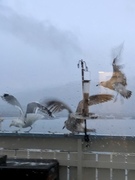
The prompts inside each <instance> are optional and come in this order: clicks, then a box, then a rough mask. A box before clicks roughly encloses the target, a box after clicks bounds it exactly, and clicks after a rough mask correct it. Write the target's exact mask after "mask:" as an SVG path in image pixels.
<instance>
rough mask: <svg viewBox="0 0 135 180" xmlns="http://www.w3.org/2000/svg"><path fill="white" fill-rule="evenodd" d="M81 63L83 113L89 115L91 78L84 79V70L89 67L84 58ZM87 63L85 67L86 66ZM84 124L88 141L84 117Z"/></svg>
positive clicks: (86, 136)
mask: <svg viewBox="0 0 135 180" xmlns="http://www.w3.org/2000/svg"><path fill="white" fill-rule="evenodd" d="M79 63H81V73H82V92H83V110H82V115H83V117H86V116H88V115H89V106H88V101H89V82H90V81H89V80H85V79H84V71H88V67H87V66H86V62H85V61H83V60H82V59H81V60H80V61H79ZM79 63H78V68H79ZM84 64H85V68H84ZM84 124H85V129H84V132H85V136H84V139H85V141H86V142H89V136H88V135H87V123H86V119H85V118H84Z"/></svg>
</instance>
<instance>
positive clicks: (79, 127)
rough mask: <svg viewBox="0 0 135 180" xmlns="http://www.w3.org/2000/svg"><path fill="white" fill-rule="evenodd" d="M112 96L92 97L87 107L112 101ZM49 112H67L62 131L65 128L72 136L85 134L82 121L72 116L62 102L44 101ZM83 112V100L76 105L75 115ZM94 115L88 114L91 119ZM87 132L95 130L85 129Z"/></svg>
mask: <svg viewBox="0 0 135 180" xmlns="http://www.w3.org/2000/svg"><path fill="white" fill-rule="evenodd" d="M113 97H114V96H113V95H111V94H97V95H92V96H90V97H89V99H88V105H89V106H91V105H95V104H99V103H104V102H107V101H110V100H112V99H113ZM43 104H45V105H46V107H47V109H48V110H49V111H51V112H52V113H53V114H54V113H58V112H61V111H62V110H67V111H68V119H67V120H66V121H65V122H64V126H63V129H64V128H66V129H67V130H69V131H71V133H72V134H76V133H77V134H79V133H84V132H85V127H84V119H82V118H79V116H78V117H77V116H75V115H74V114H73V111H72V109H71V108H70V107H69V106H68V105H67V104H65V103H64V102H63V101H61V100H58V99H48V100H45V101H44V103H43ZM82 112H83V100H81V101H80V102H79V103H78V106H77V108H76V114H77V115H81V114H82ZM94 115H95V114H94V113H90V116H91V118H94V117H95V118H97V117H96V116H94ZM86 131H87V132H96V130H95V129H86Z"/></svg>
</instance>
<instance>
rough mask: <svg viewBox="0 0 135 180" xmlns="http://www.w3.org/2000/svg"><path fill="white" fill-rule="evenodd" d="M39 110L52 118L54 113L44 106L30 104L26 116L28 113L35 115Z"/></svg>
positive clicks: (34, 103) (35, 103) (36, 103)
mask: <svg viewBox="0 0 135 180" xmlns="http://www.w3.org/2000/svg"><path fill="white" fill-rule="evenodd" d="M38 109H39V110H40V111H41V112H43V113H44V114H47V115H49V116H52V113H51V112H50V111H49V110H48V109H47V107H45V106H43V105H42V104H40V103H38V102H31V103H28V104H27V108H26V114H27V113H35V112H36V111H37V110H38Z"/></svg>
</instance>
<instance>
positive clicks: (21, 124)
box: [1, 94, 52, 132]
mask: <svg viewBox="0 0 135 180" xmlns="http://www.w3.org/2000/svg"><path fill="white" fill-rule="evenodd" d="M1 98H2V99H3V100H4V101H6V102H7V103H9V104H11V105H13V106H15V107H16V108H18V109H19V111H20V117H18V118H16V119H13V120H12V122H11V124H10V125H9V126H10V127H11V126H15V127H18V128H20V129H21V128H27V127H30V129H29V130H28V131H26V132H30V131H31V129H32V125H33V123H34V122H35V121H37V120H38V119H43V118H44V117H45V116H44V115H43V114H41V113H37V111H38V110H39V111H41V112H43V113H44V114H47V115H49V116H52V114H51V112H50V111H49V110H48V109H47V108H46V107H45V106H43V105H41V104H40V103H38V102H30V103H28V104H27V108H26V112H24V110H23V108H22V106H21V104H20V103H19V101H18V100H17V99H16V98H15V97H14V96H13V95H10V94H4V95H3V96H1ZM20 129H19V130H20Z"/></svg>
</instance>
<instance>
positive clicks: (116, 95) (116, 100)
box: [113, 93, 119, 102]
mask: <svg viewBox="0 0 135 180" xmlns="http://www.w3.org/2000/svg"><path fill="white" fill-rule="evenodd" d="M118 94H119V93H117V94H116V96H115V99H114V101H113V102H116V101H117V97H118Z"/></svg>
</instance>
